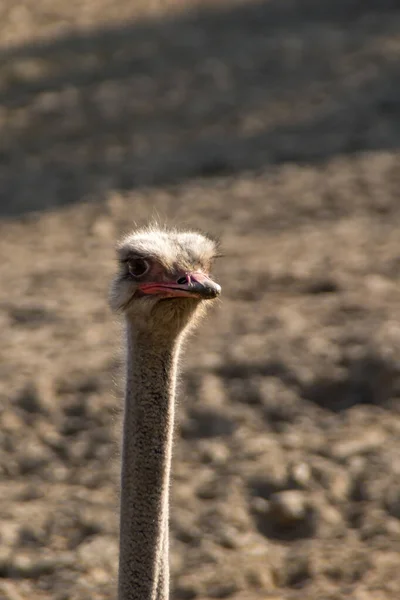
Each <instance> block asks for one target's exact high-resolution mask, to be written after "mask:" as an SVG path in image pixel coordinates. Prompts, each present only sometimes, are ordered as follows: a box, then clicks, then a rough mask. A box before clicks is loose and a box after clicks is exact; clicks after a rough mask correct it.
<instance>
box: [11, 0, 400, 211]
mask: <svg viewBox="0 0 400 600" xmlns="http://www.w3.org/2000/svg"><path fill="white" fill-rule="evenodd" d="M399 29H400V11H399V7H398V4H397V3H396V2H395V1H394V0H393V1H389V0H386V1H382V0H379V1H378V0H370V1H368V2H358V1H356V0H340V1H338V2H335V3H333V4H332V5H326V4H325V3H323V4H322V3H321V2H318V1H317V0H299V1H297V2H295V1H286V2H281V1H278V0H270V1H269V2H261V3H248V4H245V5H241V6H236V7H234V8H232V7H231V8H229V9H224V10H222V9H215V10H210V9H208V10H202V11H199V12H196V13H195V14H194V13H193V14H189V15H188V14H186V15H184V16H179V17H175V18H174V19H163V20H159V21H143V22H135V23H132V24H128V25H126V24H124V25H122V26H121V27H119V28H113V29H102V30H99V31H89V32H83V33H79V34H78V33H73V34H69V35H66V36H65V37H63V38H60V39H55V40H50V41H45V42H42V43H35V44H26V45H24V46H22V47H18V48H12V49H7V50H2V52H1V53H0V69H1V70H0V73H1V75H0V103H1V105H2V106H3V108H2V111H1V113H0V139H1V142H0V143H1V146H0V177H1V188H0V214H1V215H8V216H10V215H17V214H22V213H25V212H28V211H31V210H44V209H47V208H49V207H52V206H60V205H65V204H68V203H72V202H77V201H79V200H82V199H86V200H90V199H92V198H100V197H102V196H103V195H105V194H107V192H108V191H109V190H126V189H132V188H136V187H139V186H143V185H147V184H152V185H158V184H162V185H165V184H169V183H174V182H176V181H179V180H182V179H185V178H191V177H199V176H200V177H201V176H206V177H208V176H215V175H219V174H223V173H231V172H237V171H242V170H247V169H251V170H254V169H255V170H257V169H259V168H262V167H263V166H265V165H266V164H267V165H268V164H276V163H282V162H286V161H295V162H315V161H320V160H324V159H326V158H328V157H329V156H331V155H335V154H341V153H354V152H359V151H368V150H373V149H381V148H382V149H383V148H395V147H397V146H398V143H399V139H400V126H399V123H400V120H399V110H400V85H399V80H398V76H397V74H398V68H397V67H398V63H397V60H398V49H397V46H396V44H395V43H394V40H395V38H396V36H398V33H399Z"/></svg>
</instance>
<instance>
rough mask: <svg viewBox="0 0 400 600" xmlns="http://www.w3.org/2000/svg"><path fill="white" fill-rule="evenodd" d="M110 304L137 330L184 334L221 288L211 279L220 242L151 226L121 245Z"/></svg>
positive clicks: (132, 235) (129, 236)
mask: <svg viewBox="0 0 400 600" xmlns="http://www.w3.org/2000/svg"><path fill="white" fill-rule="evenodd" d="M117 252H118V261H119V270H118V274H117V276H116V278H115V279H114V282H113V284H112V288H111V296H110V304H111V308H112V309H113V310H115V311H119V312H123V313H125V315H126V317H127V318H128V319H129V321H130V322H131V323H132V324H133V325H134V327H135V328H136V329H137V330H145V329H146V330H153V331H154V332H156V333H158V334H159V333H162V332H164V333H170V334H172V335H176V334H178V333H179V332H180V331H183V330H184V329H185V328H186V326H187V325H188V324H189V322H190V321H192V318H193V316H195V315H196V314H198V313H199V312H201V307H202V306H204V305H205V304H206V303H207V302H209V301H210V300H213V299H215V298H217V297H218V296H219V294H220V292H221V288H220V286H219V285H218V284H217V283H215V281H213V280H212V279H211V277H210V275H209V273H210V268H211V265H212V263H213V259H214V258H215V256H216V253H217V243H216V242H215V241H213V240H212V239H211V238H209V237H207V236H205V235H203V234H200V233H197V232H194V231H183V232H181V231H177V230H175V229H172V230H167V229H159V228H155V227H149V228H145V229H141V230H138V231H136V232H134V233H132V234H130V235H128V236H126V237H125V238H124V239H123V240H122V241H121V242H120V243H119V245H118V249H117Z"/></svg>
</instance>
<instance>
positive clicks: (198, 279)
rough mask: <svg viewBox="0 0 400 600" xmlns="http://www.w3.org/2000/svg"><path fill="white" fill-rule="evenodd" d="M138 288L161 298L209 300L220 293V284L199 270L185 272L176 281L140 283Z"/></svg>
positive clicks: (144, 292)
mask: <svg viewBox="0 0 400 600" xmlns="http://www.w3.org/2000/svg"><path fill="white" fill-rule="evenodd" d="M139 289H140V291H141V292H143V294H152V295H158V296H162V297H163V298H182V297H185V298H202V299H203V300H211V299H213V298H216V297H217V296H219V295H220V293H221V286H220V285H218V283H215V281H213V280H212V279H210V277H207V275H204V273H201V272H195V273H186V274H185V275H184V276H182V277H180V278H179V279H178V280H177V281H176V282H175V281H171V282H169V281H168V282H167V281H166V282H154V283H152V282H151V283H142V284H141V285H139Z"/></svg>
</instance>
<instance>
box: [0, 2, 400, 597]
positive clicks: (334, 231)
mask: <svg viewBox="0 0 400 600" xmlns="http://www.w3.org/2000/svg"><path fill="white" fill-rule="evenodd" d="M194 4H196V5H198V6H197V12H195V13H193V12H192V13H185V12H184V8H185V5H186V8H187V7H190V5H194ZM0 31H1V35H0V39H1V40H2V47H1V49H0V105H1V108H0V214H1V221H0V256H1V260H0V277H1V284H2V285H1V286H0V305H1V309H2V310H1V311H0V327H1V332H2V344H1V347H0V371H1V377H0V447H1V452H0V473H1V479H0V598H1V599H3V598H4V599H5V600H28V599H29V600H39V599H40V600H89V599H90V600H94V599H97V600H105V599H107V600H108V599H111V598H115V578H116V565H117V550H118V548H117V512H118V469H119V457H118V440H119V437H120V425H119V419H120V407H121V398H120V390H119V387H120V382H119V379H120V372H119V364H120V356H119V347H120V341H119V340H120V330H119V325H118V323H116V322H115V320H114V318H113V317H112V316H111V315H110V312H109V310H108V307H107V288H108V284H109V281H110V278H111V276H112V274H113V269H114V253H113V245H114V242H115V239H116V238H117V237H118V236H119V235H120V233H121V232H123V231H127V230H129V228H131V227H132V226H133V225H134V223H139V224H142V223H144V222H146V221H147V220H148V219H151V218H158V219H160V220H161V221H164V220H166V221H168V222H169V223H172V224H183V225H189V226H195V227H199V228H202V229H205V230H208V231H211V232H212V233H214V234H217V235H219V236H220V237H221V239H222V242H223V247H224V251H225V257H224V258H222V259H220V262H219V264H218V266H217V269H216V276H217V278H218V281H220V282H221V284H222V286H223V299H222V302H221V304H220V305H219V306H217V307H216V308H215V310H213V311H212V314H210V316H209V318H208V319H207V320H206V321H205V322H204V324H203V325H202V327H201V328H200V330H199V331H198V332H197V333H196V334H195V336H193V338H192V339H191V340H190V343H189V344H188V349H187V353H186V356H185V362H184V374H183V377H182V382H181V390H180V401H179V431H178V435H177V440H176V441H177V443H176V450H175V456H174V481H173V485H172V494H173V503H172V516H171V525H172V557H171V562H172V565H171V566H172V575H173V595H172V597H173V598H175V599H177V600H178V599H180V600H191V599H196V600H206V599H211V598H231V599H232V600H233V599H234V600H242V599H243V600H261V599H265V600H267V599H269V600H303V599H304V598H307V599H309V600H342V599H343V598H352V599H354V600H395V599H398V598H399V597H400V570H399V560H400V559H399V556H400V554H399V552H400V446H399V436H400V408H399V397H400V363H399V350H400V289H399V273H400V259H399V240H398V231H399V224H400V219H399V217H400V203H399V187H400V150H399V142H400V119H399V117H400V75H399V58H400V9H399V6H398V3H397V2H396V1H394V0H393V1H390V0H364V1H363V2H359V1H356V0H338V1H337V2H331V3H324V2H321V1H318V0H298V1H297V2H296V1H294V0H293V1H285V0H283V1H279V2H278V0H269V1H268V2H259V3H257V4H256V3H252V2H250V1H248V2H227V1H226V2H224V3H222V2H213V3H210V2H208V3H207V7H206V6H205V3H202V2H197V3H194V2H192V3H191V2H189V1H188V0H187V1H186V2H177V1H176V2H164V3H163V2H150V1H149V2H148V3H147V4H146V3H143V2H142V3H139V2H134V1H133V0H131V1H128V0H117V1H113V2H108V1H106V0H103V1H100V0H99V1H98V2H94V1H90V0H84V1H83V2H82V1H80V2H73V1H70V2H68V3H67V2H63V3H61V2H58V1H57V2H55V1H54V0H52V2H48V1H46V0H35V2H33V1H28V0H26V1H25V2H24V3H18V4H16V3H14V2H12V1H11V0H8V1H5V0H3V2H2V4H1V8H0Z"/></svg>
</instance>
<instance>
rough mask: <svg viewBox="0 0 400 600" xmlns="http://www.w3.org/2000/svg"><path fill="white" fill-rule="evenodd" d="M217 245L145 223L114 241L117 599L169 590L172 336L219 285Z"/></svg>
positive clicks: (175, 343) (165, 594)
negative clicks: (120, 420) (118, 379)
mask: <svg viewBox="0 0 400 600" xmlns="http://www.w3.org/2000/svg"><path fill="white" fill-rule="evenodd" d="M216 250H217V245H216V243H215V242H214V241H213V240H211V239H210V238H209V237H206V236H205V235H202V234H199V233H196V232H193V231H183V232H180V231H177V230H167V229H159V228H156V227H148V228H145V229H141V230H139V231H136V232H134V233H132V234H131V235H128V236H127V237H125V238H124V239H123V240H122V241H121V242H120V244H119V246H118V260H119V270H118V274H117V276H116V278H115V280H114V281H113V284H112V288H111V295H110V304H111V307H112V309H113V310H115V311H118V312H122V313H123V314H124V317H125V325H126V352H127V357H126V391H125V407H124V424H123V439H122V473H121V512H120V558H119V576H118V600H168V598H169V560H168V553H169V550H168V548H169V539H168V538H169V526H168V519H169V485H170V467H171V453H172V443H173V429H174V404H175V381H176V373H177V361H178V355H179V351H180V347H181V343H182V340H183V338H184V336H185V334H186V333H187V332H188V330H189V329H190V328H191V327H192V326H193V325H194V324H195V322H196V321H197V319H198V317H199V316H200V315H201V313H202V312H203V309H204V305H205V304H207V301H209V300H212V299H214V298H216V297H217V296H219V294H220V292H221V288H220V286H219V285H218V284H217V283H215V282H214V281H213V280H212V279H211V278H210V276H209V274H208V273H209V270H210V267H211V264H212V262H213V259H214V258H215V256H216Z"/></svg>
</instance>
